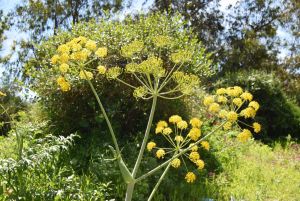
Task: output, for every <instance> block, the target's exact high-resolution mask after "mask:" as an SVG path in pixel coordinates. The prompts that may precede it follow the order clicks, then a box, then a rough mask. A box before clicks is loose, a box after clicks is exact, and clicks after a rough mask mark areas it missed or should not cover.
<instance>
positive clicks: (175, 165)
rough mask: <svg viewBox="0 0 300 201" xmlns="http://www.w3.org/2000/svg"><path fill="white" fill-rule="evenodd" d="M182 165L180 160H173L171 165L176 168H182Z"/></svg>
mask: <svg viewBox="0 0 300 201" xmlns="http://www.w3.org/2000/svg"><path fill="white" fill-rule="evenodd" d="M180 164H181V161H180V160H179V159H178V158H175V159H173V160H172V162H171V165H172V167H174V168H178V167H179V166H180Z"/></svg>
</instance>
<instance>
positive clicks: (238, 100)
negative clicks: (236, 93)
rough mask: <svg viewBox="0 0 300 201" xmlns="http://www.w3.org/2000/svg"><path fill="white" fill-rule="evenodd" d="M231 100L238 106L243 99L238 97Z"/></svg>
mask: <svg viewBox="0 0 300 201" xmlns="http://www.w3.org/2000/svg"><path fill="white" fill-rule="evenodd" d="M232 102H233V104H235V105H236V106H238V107H240V106H241V105H242V104H243V101H242V99H240V98H234V99H233V100H232Z"/></svg>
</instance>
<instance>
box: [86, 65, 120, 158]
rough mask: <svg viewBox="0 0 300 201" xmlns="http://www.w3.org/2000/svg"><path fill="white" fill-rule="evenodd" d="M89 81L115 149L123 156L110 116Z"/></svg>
mask: <svg viewBox="0 0 300 201" xmlns="http://www.w3.org/2000/svg"><path fill="white" fill-rule="evenodd" d="M81 69H82V70H83V72H84V74H85V76H86V77H87V75H86V73H85V71H84V69H83V68H82V67H81ZM87 81H88V83H89V85H90V87H91V89H92V92H93V94H94V96H95V98H96V100H97V103H98V105H99V107H100V109H101V112H102V114H103V116H104V118H105V121H106V124H107V126H108V129H109V132H110V134H111V137H112V140H113V143H114V147H115V149H116V152H117V154H118V155H120V154H121V151H120V148H119V145H118V141H117V138H116V135H115V133H114V130H113V128H112V125H111V123H110V121H109V119H108V116H107V114H106V111H105V109H104V107H103V105H102V103H101V100H100V98H99V96H98V94H97V92H96V89H95V87H94V85H93V84H92V82H91V81H90V80H89V79H87Z"/></svg>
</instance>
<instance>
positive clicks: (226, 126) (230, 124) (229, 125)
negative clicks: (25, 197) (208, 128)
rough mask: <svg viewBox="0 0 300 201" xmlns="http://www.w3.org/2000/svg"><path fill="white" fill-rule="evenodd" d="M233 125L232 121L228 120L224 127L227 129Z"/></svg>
mask: <svg viewBox="0 0 300 201" xmlns="http://www.w3.org/2000/svg"><path fill="white" fill-rule="evenodd" d="M231 127H232V123H231V122H226V123H225V124H224V125H223V128H224V130H225V131H227V130H230V129H231Z"/></svg>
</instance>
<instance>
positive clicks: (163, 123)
mask: <svg viewBox="0 0 300 201" xmlns="http://www.w3.org/2000/svg"><path fill="white" fill-rule="evenodd" d="M156 127H163V128H165V127H168V123H167V122H166V121H159V122H158V123H157V125H156Z"/></svg>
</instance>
